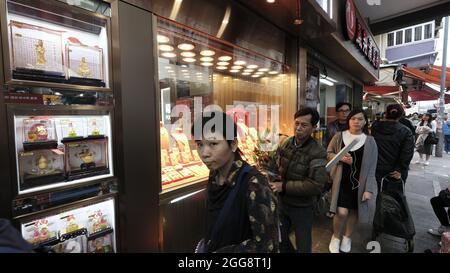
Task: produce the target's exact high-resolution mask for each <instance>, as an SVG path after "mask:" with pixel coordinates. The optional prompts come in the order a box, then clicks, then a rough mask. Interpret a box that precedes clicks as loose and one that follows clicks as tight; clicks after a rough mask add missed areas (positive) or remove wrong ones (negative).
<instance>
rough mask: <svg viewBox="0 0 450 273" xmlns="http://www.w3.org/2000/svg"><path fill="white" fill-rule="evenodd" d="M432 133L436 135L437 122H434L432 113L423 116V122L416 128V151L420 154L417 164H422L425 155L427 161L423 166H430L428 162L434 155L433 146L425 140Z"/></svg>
mask: <svg viewBox="0 0 450 273" xmlns="http://www.w3.org/2000/svg"><path fill="white" fill-rule="evenodd" d="M432 132H434V133H436V122H435V121H433V117H432V116H431V114H430V113H426V114H424V115H423V117H422V121H421V122H420V123H419V125H418V126H417V128H416V134H417V140H416V149H417V152H418V153H419V159H418V160H417V161H416V162H415V163H416V164H420V163H422V162H423V155H424V154H425V156H426V161H425V162H423V164H424V165H427V166H428V165H430V162H429V161H428V160H429V159H430V156H431V154H432V153H433V151H432V150H433V144H431V143H427V142H426V141H425V140H426V139H427V137H428V136H429V135H430V134H431V133H432Z"/></svg>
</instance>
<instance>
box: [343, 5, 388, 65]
mask: <svg viewBox="0 0 450 273" xmlns="http://www.w3.org/2000/svg"><path fill="white" fill-rule="evenodd" d="M345 19H346V20H345V22H346V25H347V26H346V29H347V38H348V39H349V40H350V41H352V42H353V43H355V45H356V47H357V48H358V49H359V50H360V51H361V52H362V53H363V54H364V55H365V56H366V58H367V59H368V60H369V62H370V63H371V64H372V66H373V67H375V68H377V69H378V67H379V66H380V58H379V56H380V54H379V52H378V49H377V48H376V47H375V43H374V40H373V38H372V36H371V35H368V33H369V32H368V31H367V27H366V25H365V24H364V21H363V20H362V19H361V18H360V17H358V16H357V14H356V8H355V4H354V3H353V0H347V1H346V3H345Z"/></svg>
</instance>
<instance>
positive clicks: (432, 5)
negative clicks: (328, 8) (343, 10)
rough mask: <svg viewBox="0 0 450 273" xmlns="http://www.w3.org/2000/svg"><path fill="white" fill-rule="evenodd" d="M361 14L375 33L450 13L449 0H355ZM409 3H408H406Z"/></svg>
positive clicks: (438, 17) (431, 19)
mask: <svg viewBox="0 0 450 273" xmlns="http://www.w3.org/2000/svg"><path fill="white" fill-rule="evenodd" d="M354 2H355V4H356V6H357V7H358V8H359V10H360V12H361V15H362V16H363V17H364V18H367V19H368V21H369V22H370V28H371V30H372V33H373V34H374V35H378V34H382V33H387V32H390V31H393V30H396V29H400V28H404V27H408V26H412V25H415V24H421V23H425V22H429V21H433V20H435V19H440V18H442V17H443V16H448V15H449V12H448V11H449V10H450V1H449V0H408V1H383V0H381V1H380V0H370V1H369V0H354ZM406 3H407V4H406Z"/></svg>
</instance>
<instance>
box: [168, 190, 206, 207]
mask: <svg viewBox="0 0 450 273" xmlns="http://www.w3.org/2000/svg"><path fill="white" fill-rule="evenodd" d="M204 190H205V189H201V190H198V191H194V192H191V193H189V194H186V195H183V196H180V197H177V198H175V199H173V200H172V201H170V204H173V203H176V202H178V201H181V200H183V199H186V198H188V197H190V196H192V195H194V194H197V193H199V192H201V191H204Z"/></svg>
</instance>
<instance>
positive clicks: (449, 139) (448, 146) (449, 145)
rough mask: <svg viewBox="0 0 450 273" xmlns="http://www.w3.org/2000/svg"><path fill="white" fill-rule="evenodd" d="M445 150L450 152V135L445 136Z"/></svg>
mask: <svg viewBox="0 0 450 273" xmlns="http://www.w3.org/2000/svg"><path fill="white" fill-rule="evenodd" d="M444 151H446V152H447V153H448V152H450V135H446V136H445V137H444Z"/></svg>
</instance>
